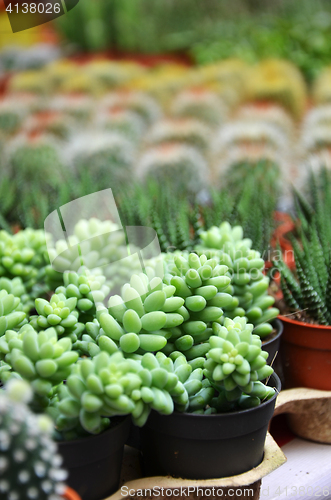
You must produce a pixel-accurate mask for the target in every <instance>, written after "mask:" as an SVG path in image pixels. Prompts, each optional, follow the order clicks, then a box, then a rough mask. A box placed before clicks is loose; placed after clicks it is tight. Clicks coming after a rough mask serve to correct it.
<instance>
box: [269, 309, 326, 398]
mask: <svg viewBox="0 0 331 500" xmlns="http://www.w3.org/2000/svg"><path fill="white" fill-rule="evenodd" d="M279 319H280V320H281V321H282V323H283V326H284V331H283V335H282V340H281V351H280V352H281V358H282V365H283V371H284V378H285V387H286V388H291V387H309V388H311V389H320V390H324V391H330V390H331V326H323V325H315V324H309V323H303V322H302V321H297V320H295V319H291V318H288V317H285V316H279Z"/></svg>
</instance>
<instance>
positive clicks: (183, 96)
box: [171, 88, 227, 126]
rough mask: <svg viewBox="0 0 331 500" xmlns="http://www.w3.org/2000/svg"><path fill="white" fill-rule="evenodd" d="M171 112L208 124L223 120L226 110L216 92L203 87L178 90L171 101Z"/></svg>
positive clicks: (212, 124)
mask: <svg viewBox="0 0 331 500" xmlns="http://www.w3.org/2000/svg"><path fill="white" fill-rule="evenodd" d="M171 109H172V114H173V115H174V116H179V117H183V118H196V119H198V120H201V121H202V122H204V123H206V124H207V125H210V126H217V125H220V124H221V123H222V122H224V120H225V117H226V114H227V110H226V107H225V105H224V103H223V102H222V100H221V99H220V98H219V97H218V96H217V94H216V93H214V92H210V91H208V90H204V89H199V88H198V89H191V90H186V91H183V92H180V93H179V94H178V95H177V96H176V97H175V99H174V100H173V102H172V107H171Z"/></svg>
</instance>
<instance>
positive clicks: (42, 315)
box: [30, 293, 80, 340]
mask: <svg viewBox="0 0 331 500" xmlns="http://www.w3.org/2000/svg"><path fill="white" fill-rule="evenodd" d="M76 305H77V298H76V297H70V298H69V299H68V298H67V297H66V296H65V295H64V294H63V293H54V294H53V295H52V297H51V299H50V301H48V300H46V299H41V298H38V299H36V301H35V307H36V311H37V313H38V315H33V316H30V325H32V326H33V327H34V328H35V329H36V330H45V329H46V328H50V327H54V329H55V330H56V332H57V334H58V335H59V336H62V335H65V336H69V335H70V334H74V339H75V340H76V338H75V333H74V332H75V331H76V329H77V328H79V326H80V325H79V323H78V311H77V310H76Z"/></svg>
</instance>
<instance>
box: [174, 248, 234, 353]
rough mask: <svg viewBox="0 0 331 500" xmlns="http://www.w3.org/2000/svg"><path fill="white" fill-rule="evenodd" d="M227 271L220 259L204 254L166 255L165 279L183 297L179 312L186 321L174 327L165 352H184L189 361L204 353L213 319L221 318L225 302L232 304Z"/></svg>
mask: <svg viewBox="0 0 331 500" xmlns="http://www.w3.org/2000/svg"><path fill="white" fill-rule="evenodd" d="M227 271H228V267H227V266H226V265H218V260H217V259H208V258H207V256H206V255H204V254H201V255H200V257H199V256H198V255H197V254H195V253H190V254H185V253H178V254H176V253H174V254H169V255H168V256H166V272H167V274H166V275H165V278H164V280H165V281H166V282H167V283H169V285H171V286H174V287H175V289H176V291H175V296H176V297H178V298H182V300H183V304H182V305H181V306H180V308H179V309H178V313H180V314H181V315H182V316H183V319H184V322H182V324H179V325H176V328H174V329H173V330H172V336H171V337H170V338H169V340H168V343H167V345H166V347H165V348H164V352H166V353H167V354H170V353H171V352H172V351H181V352H183V353H184V354H185V356H186V358H187V359H189V360H191V359H194V358H196V357H201V356H204V354H205V353H206V352H207V350H208V339H209V337H210V335H211V333H212V330H211V324H212V322H213V321H218V320H219V319H220V318H221V316H222V315H223V310H222V307H223V306H224V305H229V304H232V300H233V298H232V296H231V295H230V294H228V293H226V291H227V288H228V286H229V284H230V282H231V278H230V277H229V276H226V273H227ZM177 300H178V299H177Z"/></svg>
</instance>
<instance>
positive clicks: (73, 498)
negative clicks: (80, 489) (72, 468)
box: [63, 487, 82, 500]
mask: <svg viewBox="0 0 331 500" xmlns="http://www.w3.org/2000/svg"><path fill="white" fill-rule="evenodd" d="M63 498H64V499H65V500H82V499H81V497H80V496H79V495H78V493H76V492H75V490H73V489H71V488H69V487H67V489H66V490H65V492H64V495H63Z"/></svg>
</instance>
